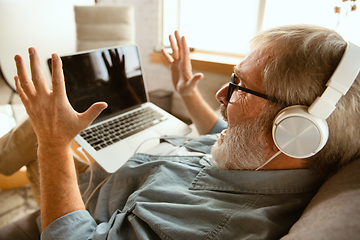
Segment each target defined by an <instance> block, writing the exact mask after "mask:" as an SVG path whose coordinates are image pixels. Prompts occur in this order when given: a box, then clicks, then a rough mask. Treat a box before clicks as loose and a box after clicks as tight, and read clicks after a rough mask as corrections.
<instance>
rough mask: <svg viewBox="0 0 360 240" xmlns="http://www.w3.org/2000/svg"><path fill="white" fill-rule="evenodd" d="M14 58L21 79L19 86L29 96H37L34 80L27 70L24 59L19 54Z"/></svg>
mask: <svg viewBox="0 0 360 240" xmlns="http://www.w3.org/2000/svg"><path fill="white" fill-rule="evenodd" d="M14 60H15V63H16V69H17V76H18V79H19V87H20V88H21V89H22V91H23V92H24V94H25V95H26V96H27V97H31V96H35V94H36V91H35V88H34V85H33V82H32V81H31V80H30V77H29V74H28V72H27V70H26V67H25V63H24V60H23V59H22V57H20V56H19V55H16V56H15V57H14Z"/></svg>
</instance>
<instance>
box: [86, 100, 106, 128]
mask: <svg viewBox="0 0 360 240" xmlns="http://www.w3.org/2000/svg"><path fill="white" fill-rule="evenodd" d="M107 107H108V105H107V103H106V102H97V103H94V104H93V105H91V106H90V107H89V108H88V109H87V110H86V111H85V112H83V113H82V114H81V117H82V119H83V122H84V124H87V126H86V127H88V126H89V125H90V124H91V123H92V122H93V121H94V120H95V118H96V117H97V116H99V115H100V113H101V112H102V111H103V110H104V109H106V108H107Z"/></svg>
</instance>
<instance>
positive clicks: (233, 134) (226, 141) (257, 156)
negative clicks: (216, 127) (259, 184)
mask: <svg viewBox="0 0 360 240" xmlns="http://www.w3.org/2000/svg"><path fill="white" fill-rule="evenodd" d="M223 116H224V115H223ZM224 117H225V118H226V116H224ZM264 125H265V124H264V118H263V116H259V117H258V118H256V119H254V120H250V121H246V122H242V123H240V124H238V125H237V126H232V127H231V128H229V129H228V130H227V131H226V134H225V135H224V137H223V141H222V142H221V140H220V141H219V140H218V141H217V142H216V143H215V144H214V145H213V147H212V148H211V154H212V157H213V160H214V162H215V164H216V165H217V167H219V168H221V169H228V170H242V169H256V168H257V167H259V166H260V165H262V164H263V163H264V162H265V161H266V159H265V157H264V154H263V153H264V149H265V148H267V146H268V144H267V143H265V142H260V136H261V135H262V134H263V133H264V132H265V131H264ZM223 133H224V132H223Z"/></svg>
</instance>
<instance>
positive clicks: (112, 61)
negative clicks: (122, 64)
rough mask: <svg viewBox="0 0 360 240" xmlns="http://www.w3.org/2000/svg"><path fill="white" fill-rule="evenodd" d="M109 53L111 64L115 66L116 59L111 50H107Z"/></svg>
mask: <svg viewBox="0 0 360 240" xmlns="http://www.w3.org/2000/svg"><path fill="white" fill-rule="evenodd" d="M109 53H110V57H111V65H112V66H116V63H117V62H119V61H118V60H116V55H115V53H114V52H113V51H111V50H109Z"/></svg>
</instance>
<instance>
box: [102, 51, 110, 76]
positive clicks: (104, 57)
mask: <svg viewBox="0 0 360 240" xmlns="http://www.w3.org/2000/svg"><path fill="white" fill-rule="evenodd" d="M101 56H102V58H103V60H104V63H105V66H106V69H107V70H108V72H109V70H110V64H109V62H108V60H107V59H106V56H105V53H104V52H102V53H101ZM109 74H110V73H109Z"/></svg>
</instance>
